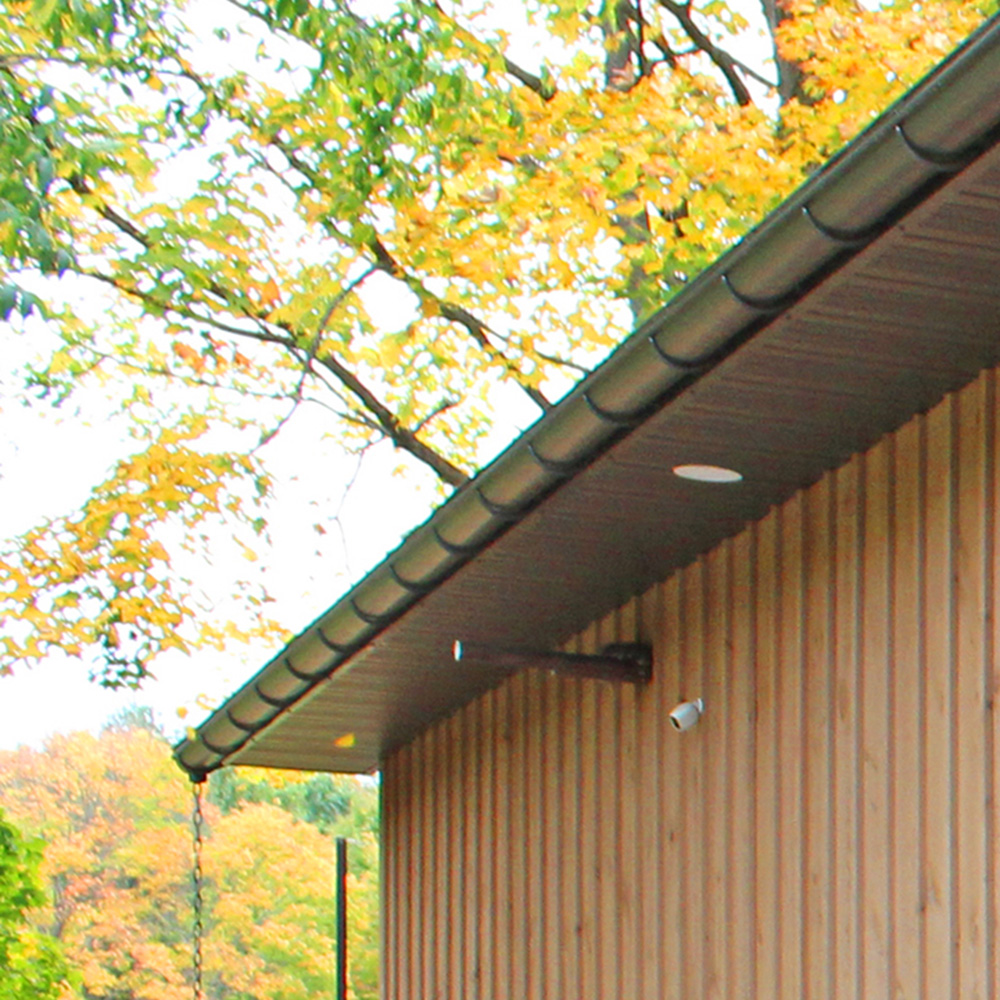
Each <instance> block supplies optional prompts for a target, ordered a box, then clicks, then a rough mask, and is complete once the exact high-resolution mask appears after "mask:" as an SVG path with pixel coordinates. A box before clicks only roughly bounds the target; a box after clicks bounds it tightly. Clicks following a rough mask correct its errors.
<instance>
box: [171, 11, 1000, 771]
mask: <svg viewBox="0 0 1000 1000" xmlns="http://www.w3.org/2000/svg"><path fill="white" fill-rule="evenodd" d="M998 80H1000V16H998V17H994V18H992V19H990V21H988V22H986V23H985V24H984V25H983V26H982V27H981V28H980V29H979V30H978V31H976V32H975V33H974V34H973V35H972V36H970V38H969V39H967V41H966V42H965V43H963V45H961V46H960V47H959V48H957V49H956V50H955V51H954V52H953V53H952V55H951V56H949V57H948V58H947V59H946V60H945V61H944V62H943V63H941V64H940V65H939V66H938V67H936V68H935V69H934V70H932V71H931V72H930V73H929V74H928V75H927V76H926V77H925V78H924V79H923V80H922V81H921V82H920V83H918V84H917V85H916V86H915V87H914V88H912V89H911V90H910V91H909V92H908V93H907V94H906V95H905V96H904V97H902V98H901V99H900V100H899V101H898V102H897V103H896V104H895V105H893V106H892V107H891V108H890V109H889V110H888V111H886V112H885V113H884V114H883V115H882V116H881V117H879V118H878V119H877V120H876V121H875V122H874V123H873V124H872V125H871V126H869V128H868V129H866V130H865V132H863V133H862V134H861V135H860V136H859V137H857V138H856V139H855V140H853V141H852V142H851V143H850V144H849V145H848V146H846V147H845V148H844V149H843V150H842V151H841V152H840V153H839V154H837V155H836V156H835V157H833V158H832V159H831V160H830V162H829V163H827V164H826V165H825V166H824V167H823V168H822V169H821V170H819V171H818V172H817V173H816V174H815V175H814V176H813V177H811V178H810V179H809V180H808V181H807V182H806V183H805V184H803V185H802V186H801V187H800V188H799V189H798V190H797V191H796V192H795V193H793V194H792V195H791V196H790V197H789V198H788V199H787V200H786V201H785V202H783V203H782V204H781V205H780V206H779V207H778V208H776V209H775V210H774V211H773V212H772V213H771V214H770V215H769V216H767V218H766V219H764V220H763V222H761V223H760V224H759V225H758V226H757V227H755V228H754V229H753V230H752V231H751V232H750V233H749V234H748V235H747V236H745V237H744V238H743V240H741V242H740V243H739V244H737V245H736V246H735V247H733V248H732V249H731V250H729V251H727V252H726V253H725V254H724V255H723V256H722V257H720V258H719V259H718V260H717V261H716V262H715V263H714V264H713V265H711V266H710V267H709V268H708V269H707V270H705V271H704V272H702V274H700V275H699V276H698V277H697V278H695V279H694V280H693V281H692V282H691V283H690V285H688V286H687V287H685V288H684V289H683V290H682V292H680V293H679V294H678V295H677V296H676V297H675V298H674V299H672V300H671V301H670V302H669V303H668V304H667V305H666V306H665V307H664V308H662V309H661V310H659V311H658V312H657V313H656V314H655V315H653V316H652V317H651V318H650V319H649V320H647V321H646V322H645V323H643V324H642V325H641V326H640V327H639V329H638V330H636V332H635V333H634V334H632V335H631V336H630V337H629V338H628V339H627V340H625V341H624V342H623V344H622V345H621V346H620V347H619V348H618V349H617V350H615V351H614V352H613V353H612V354H611V355H610V356H609V357H608V359H607V360H606V361H605V362H604V363H603V364H601V365H600V366H599V367H598V368H597V369H596V370H595V371H594V372H593V373H591V374H590V375H588V376H587V377H586V378H585V379H583V380H582V381H581V383H580V384H579V385H578V386H577V387H576V388H575V389H573V390H572V391H571V392H570V393H569V394H568V395H567V396H566V397H565V398H564V399H563V400H561V401H560V402H559V404H558V405H557V406H556V407H555V408H554V409H553V410H552V411H550V412H549V413H547V414H545V415H544V416H543V417H541V418H540V419H539V420H538V421H537V422H536V423H535V424H534V425H532V426H531V427H530V428H529V429H528V430H526V431H525V432H524V433H523V434H522V435H520V437H518V438H517V439H516V440H515V441H514V442H513V443H512V444H511V445H510V446H508V448H507V449H506V450H505V451H504V452H503V453H502V454H501V455H500V456H499V457H498V458H496V459H495V460H494V461H493V462H491V463H490V464H489V465H488V466H486V467H485V468H484V469H483V470H482V471H481V472H480V473H479V474H478V475H477V476H476V477H475V478H474V479H473V480H472V481H471V482H469V483H468V484H466V485H465V486H463V487H461V488H460V489H459V490H457V491H456V492H455V493H454V494H453V495H452V496H451V497H450V498H449V499H448V500H447V501H446V502H445V503H444V504H443V505H442V506H441V507H439V508H438V509H437V510H436V511H435V512H434V513H433V514H432V515H431V517H430V518H428V520H427V521H425V522H424V523H423V524H422V525H420V526H419V527H417V528H416V529H415V530H414V531H413V532H411V534H410V535H408V536H407V538H406V539H405V540H404V541H403V542H402V543H401V544H400V545H399V546H398V547H397V548H396V549H395V550H394V551H393V552H392V553H390V554H389V555H388V556H387V557H386V558H385V559H384V560H383V561H382V562H381V563H380V564H379V565H378V566H376V567H375V568H374V569H373V570H372V571H371V572H370V573H369V574H368V575H367V576H366V577H365V578H364V579H363V580H361V581H360V582H359V583H358V584H356V585H355V586H354V587H353V588H352V589H351V590H350V591H349V592H348V593H347V594H345V595H344V596H343V597H342V598H341V599H340V600H339V601H337V602H336V603H335V604H334V605H333V606H332V607H331V608H330V609H329V610H327V611H326V612H324V613H323V614H322V615H320V616H319V618H317V619H316V621H315V622H313V623H312V625H310V626H309V627H308V628H307V629H306V630H305V631H304V632H302V633H301V634H300V635H299V636H298V637H296V638H295V639H293V640H292V641H291V642H290V643H289V644H288V646H287V647H286V648H285V649H284V650H283V651H282V652H281V653H280V654H279V655H278V656H277V657H275V658H274V659H273V660H271V661H270V662H269V663H267V664H266V665H265V666H264V667H263V668H262V669H261V670H260V671H259V672H258V673H257V674H256V675H255V676H254V677H253V678H252V679H251V680H249V681H248V682H247V683H246V684H244V685H243V687H241V688H240V689H239V690H238V691H237V692H236V693H235V694H234V695H232V696H231V697H230V698H229V699H228V700H227V701H226V703H225V704H224V705H223V706H222V707H220V708H219V709H218V710H216V711H215V712H214V713H213V714H212V715H211V716H210V717H209V718H208V719H207V720H206V721H205V722H204V723H202V724H201V726H199V727H198V729H197V730H196V732H195V733H194V734H193V735H191V736H190V737H188V738H187V739H185V740H182V741H181V742H180V743H178V744H177V746H176V747H175V750H174V755H175V758H176V759H177V761H178V763H179V764H180V766H181V767H182V768H183V769H184V770H185V771H187V772H188V774H189V775H190V776H191V777H192V778H194V779H199V780H200V779H201V778H203V777H204V776H205V775H206V774H207V773H209V772H210V771H212V770H215V769H216V768H218V767H221V766H223V765H224V764H225V763H226V762H227V761H228V760H229V758H230V757H232V756H233V755H234V754H235V753H237V752H238V751H239V750H241V749H242V748H243V747H244V746H245V745H247V743H248V742H250V741H251V740H252V739H253V738H254V737H255V736H256V735H257V734H259V733H260V732H262V731H263V730H264V729H266V728H267V726H268V725H269V724H270V723H271V722H273V721H274V720H275V719H276V718H278V717H279V716H280V715H282V714H283V713H284V712H286V711H287V710H289V709H290V708H291V707H292V706H293V705H295V704H296V703H298V702H299V701H300V700H301V699H302V698H303V697H304V696H306V695H307V694H308V693H309V692H310V691H311V690H312V689H313V688H314V687H315V686H316V685H317V684H319V683H320V682H322V681H323V680H325V679H326V678H328V677H330V676H331V675H332V674H333V673H334V672H335V671H337V670H338V669H341V668H344V667H345V664H348V665H349V661H350V659H351V657H352V656H353V655H354V654H355V653H356V652H357V651H358V650H359V649H361V648H362V647H363V646H365V645H366V644H367V643H368V642H370V641H371V640H372V639H373V638H374V637H375V636H376V635H378V634H379V633H380V632H381V631H382V630H383V629H384V628H386V627H387V626H388V625H390V624H392V623H393V622H395V621H397V620H398V619H399V618H400V617H401V616H402V615H403V614H404V613H405V612H406V611H408V610H409V609H410V608H412V607H413V606H414V605H415V604H417V603H418V602H419V601H420V599H421V597H422V596H423V595H424V594H426V593H428V592H429V591H430V590H433V589H434V588H436V587H438V586H439V585H440V584H442V583H443V582H444V581H445V580H446V579H447V578H448V577H449V576H451V575H452V574H453V573H454V572H455V571H456V570H458V569H459V568H460V567H462V566H464V565H465V564H466V563H468V562H469V561H470V560H471V559H473V558H474V557H475V556H476V555H477V554H478V553H479V552H481V551H482V550H483V549H484V548H485V547H486V546H487V545H489V544H490V543H491V542H493V541H494V540H495V539H496V538H498V537H499V536H500V535H501V534H503V533H504V532H505V531H506V530H507V529H508V528H509V527H511V526H512V525H513V524H515V523H517V522H518V521H520V520H521V519H522V518H523V517H525V516H526V515H527V514H528V513H529V512H530V511H531V510H533V509H534V508H535V507H536V506H537V505H538V504H539V503H541V501H542V500H544V499H545V497H547V496H548V495H549V494H550V493H552V492H553V491H554V490H555V489H557V488H558V487H559V486H560V484H562V483H564V482H566V481H567V480H569V479H571V478H572V477H573V476H574V475H575V474H576V473H577V472H579V471H580V470H582V469H583V468H585V467H586V466H587V465H589V464H590V463H591V462H593V461H594V460H595V459H596V458H597V457H598V456H600V455H601V454H602V453H603V452H605V451H606V450H607V449H608V448H609V447H611V445H613V444H614V443H615V442H616V441H618V440H619V439H620V438H621V437H622V436H624V435H625V434H627V433H628V432H629V431H630V430H631V429H632V428H633V427H635V426H637V425H638V424H639V423H641V422H642V421H643V420H644V419H646V417H648V416H649V415H650V414H651V413H653V412H655V411H656V410H658V409H659V408H661V407H662V406H663V405H665V404H666V403H667V402H669V400H670V399H672V398H674V397H675V396H677V395H678V394H679V393H680V392H682V391H683V390H684V389H685V388H686V387H687V386H688V385H690V384H691V383H692V382H693V381H695V380H697V379H698V378H699V377H700V376H701V375H702V374H703V373H704V372H706V371H708V370H709V369H711V368H712V367H714V366H715V365H716V364H717V363H718V362H719V361H721V360H722V359H723V358H724V357H726V356H728V355H729V354H730V353H731V352H732V351H734V350H735V349H736V348H737V347H738V346H739V345H740V344H741V343H743V342H744V341H745V340H746V339H747V338H749V337H751V336H752V335H753V334H754V333H756V332H757V331H758V330H759V329H760V328H761V327H762V326H764V325H765V324H767V323H769V322H771V321H772V320H773V319H774V318H775V317H776V316H777V315H779V314H780V313H781V312H783V311H785V310H786V309H788V308H789V307H790V306H791V305H793V304H794V303H795V302H797V301H799V299H801V298H802V296H804V295H805V294H806V293H807V292H808V291H809V290H810V289H811V288H813V287H815V286H816V285H817V284H818V283H819V282H820V281H822V280H823V279H824V278H825V277H827V276H828V275H829V274H830V273H832V272H833V271H834V270H836V269H837V268H839V267H840V266H842V265H843V264H844V263H845V262H846V261H847V260H849V259H850V258H851V257H853V256H854V255H855V254H857V253H858V252H860V251H861V250H862V249H863V248H864V247H865V246H867V245H868V244H869V243H870V242H871V241H872V240H873V239H875V238H876V237H877V236H879V235H880V234H881V233H883V232H885V231H886V230H887V229H888V228H889V227H890V226H892V225H893V224H895V223H896V222H897V221H899V219H900V218H901V217H902V216H903V215H905V214H906V213H907V212H908V211H909V210H910V209H912V208H913V207H915V206H916V205H918V204H920V203H921V202H922V201H924V200H925V199H926V198H927V197H928V196H929V195H930V194H931V193H932V192H933V191H934V190H936V189H937V188H938V187H939V186H940V185H941V184H942V183H943V182H944V181H945V180H946V179H947V178H948V177H949V176H950V175H952V174H953V173H955V172H956V171H957V170H960V169H961V168H962V167H964V166H965V165H966V164H968V163H969V162H971V160H973V159H975V158H976V157H977V156H979V155H980V154H981V153H982V152H983V151H984V150H985V149H987V148H989V147H990V146H991V145H993V144H994V143H996V142H997V141H998V138H1000V84H998V83H997V81H998Z"/></svg>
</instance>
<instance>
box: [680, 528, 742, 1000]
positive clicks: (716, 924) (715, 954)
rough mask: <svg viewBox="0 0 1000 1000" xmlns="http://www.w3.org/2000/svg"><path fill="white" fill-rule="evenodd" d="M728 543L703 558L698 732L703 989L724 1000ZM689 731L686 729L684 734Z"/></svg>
mask: <svg viewBox="0 0 1000 1000" xmlns="http://www.w3.org/2000/svg"><path fill="white" fill-rule="evenodd" d="M729 585H730V581H729V546H728V545H727V544H723V545H722V546H721V547H720V548H718V549H716V550H715V551H713V552H712V553H710V554H709V555H708V556H707V557H706V558H705V613H704V621H705V636H704V649H705V654H704V672H703V682H702V687H701V691H702V697H703V699H704V702H705V706H706V708H705V715H704V717H703V718H702V720H701V722H699V724H698V731H699V733H698V735H699V736H700V737H701V739H702V742H703V744H704V747H705V754H704V760H705V813H704V825H703V826H702V830H701V839H702V842H703V843H704V844H705V907H704V934H703V942H704V949H703V962H704V986H703V993H702V995H703V996H705V997H706V998H710V1000H722V998H724V997H727V996H728V995H729V991H730V985H729V980H728V968H727V962H726V951H727V943H728V938H729V935H730V933H731V926H730V922H729V919H728V918H729V888H730V882H731V873H730V872H729V870H728V866H727V859H728V855H729V831H730V826H729V815H730V807H731V794H732V789H731V788H730V783H729V779H730V770H729V766H728V765H729V741H730V739H731V733H732V725H731V723H730V717H729V707H730V706H729V694H730V692H729V675H730V666H731V664H730V647H731V642H732V640H731V636H730V620H729ZM685 735H687V734H685Z"/></svg>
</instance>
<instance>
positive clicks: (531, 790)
mask: <svg viewBox="0 0 1000 1000" xmlns="http://www.w3.org/2000/svg"><path fill="white" fill-rule="evenodd" d="M550 680H551V678H547V677H545V676H544V675H543V674H540V673H538V671H536V670H528V671H526V672H525V675H524V730H525V731H524V739H523V744H524V751H525V772H524V781H525V786H524V793H525V800H526V816H525V830H524V876H523V879H524V881H523V882H522V884H524V888H525V892H524V899H525V901H526V903H527V915H526V918H525V921H524V923H525V927H524V937H525V948H526V951H527V955H526V961H525V973H526V975H525V986H524V989H525V992H524V996H525V997H543V996H546V991H545V931H546V912H545V867H544V855H545V818H544V815H545V804H546V802H545V783H544V773H545V757H544V751H543V742H542V741H543V726H544V725H545V721H546V720H545V717H544V690H543V688H544V685H545V683H546V682H547V681H550Z"/></svg>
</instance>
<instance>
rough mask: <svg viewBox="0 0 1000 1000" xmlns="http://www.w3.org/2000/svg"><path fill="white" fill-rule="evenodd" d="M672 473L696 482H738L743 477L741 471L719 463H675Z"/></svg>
mask: <svg viewBox="0 0 1000 1000" xmlns="http://www.w3.org/2000/svg"><path fill="white" fill-rule="evenodd" d="M674 475H675V476H680V477H681V479H693V480H695V482H698V483H738V482H739V481H740V480H741V479H742V478H743V474H742V473H741V472H737V471H736V470H735V469H724V468H723V467H722V466H721V465H675V466H674Z"/></svg>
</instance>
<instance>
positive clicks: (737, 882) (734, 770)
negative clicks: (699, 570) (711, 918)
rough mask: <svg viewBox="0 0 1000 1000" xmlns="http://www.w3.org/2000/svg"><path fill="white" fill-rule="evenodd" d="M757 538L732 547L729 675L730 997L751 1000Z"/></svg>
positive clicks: (741, 538)
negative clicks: (730, 732)
mask: <svg viewBox="0 0 1000 1000" xmlns="http://www.w3.org/2000/svg"><path fill="white" fill-rule="evenodd" d="M755 560H756V547H755V539H754V534H753V532H751V531H745V532H743V533H742V534H741V535H739V536H738V537H737V538H736V539H735V540H734V542H733V547H732V570H731V572H732V581H733V583H732V596H731V601H732V610H731V614H732V650H733V652H732V672H731V676H730V688H731V692H732V695H731V702H730V719H731V730H732V738H731V740H730V742H729V755H730V763H729V770H730V773H731V774H732V784H731V789H732V790H731V796H732V808H731V809H730V811H729V817H730V831H729V845H730V856H729V870H730V872H731V882H732V892H731V900H730V905H729V918H728V924H729V969H730V972H729V983H730V996H732V997H733V998H737V1000H746V998H750V997H752V996H753V995H754V988H755V982H754V965H755V962H754V958H755V944H756V939H757V926H756V904H755V889H756V884H757V870H756V863H755V856H756V837H755V834H756V830H755V826H754V802H755V799H756V789H755V784H756V780H757V776H756V772H755V769H754V763H755V757H756V748H755V745H754V716H755V706H754V702H755V697H756V679H755V673H754V664H755V660H756V656H757V651H756V635H755V616H756V600H755V588H754V586H753V579H754V575H753V574H754V562H755Z"/></svg>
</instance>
